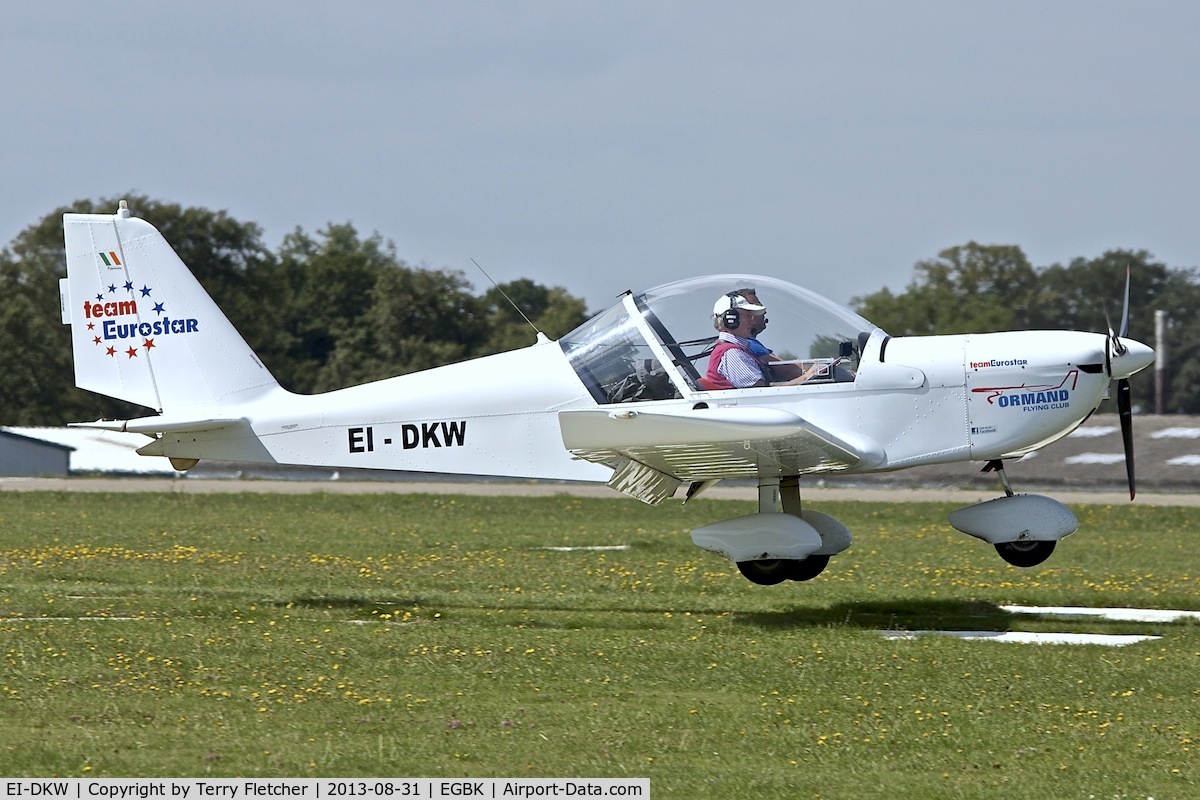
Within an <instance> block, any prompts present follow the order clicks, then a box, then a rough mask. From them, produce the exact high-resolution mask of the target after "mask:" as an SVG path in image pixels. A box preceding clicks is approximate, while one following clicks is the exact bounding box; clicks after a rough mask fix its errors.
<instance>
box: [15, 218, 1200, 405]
mask: <svg viewBox="0 0 1200 800" xmlns="http://www.w3.org/2000/svg"><path fill="white" fill-rule="evenodd" d="M128 199H129V201H130V207H131V208H132V209H133V210H134V211H135V213H136V214H137V215H138V216H140V217H142V218H144V219H146V220H147V221H149V222H150V223H151V224H153V225H154V226H155V227H157V228H158V229H159V230H160V231H162V233H163V235H164V236H165V237H166V239H167V241H168V242H170V243H171V245H172V246H173V247H174V248H175V250H176V252H178V253H179V256H180V258H182V259H183V261H184V263H186V264H187V265H188V266H189V267H190V268H191V269H192V272H193V273H194V274H195V275H196V278H197V279H198V280H199V281H200V283H201V284H202V285H203V286H204V287H205V289H207V290H208V292H209V293H210V294H211V295H212V297H213V299H214V300H215V301H216V303H217V304H218V305H219V306H220V307H221V308H222V310H223V311H224V312H225V313H226V314H227V315H228V316H229V318H230V320H231V321H232V322H233V324H234V325H235V327H237V329H238V330H239V331H240V332H241V334H242V336H243V337H244V338H245V339H246V341H247V342H248V343H249V344H250V346H251V347H252V348H254V350H255V352H256V353H258V355H259V357H260V358H261V359H262V361H263V363H264V364H266V366H267V367H268V368H269V369H270V370H271V372H272V374H273V375H274V376H275V377H276V379H277V380H279V382H280V383H281V384H282V385H283V386H284V387H286V388H288V389H290V390H292V391H295V392H301V393H310V392H320V391H327V390H330V389H338V388H342V387H344V386H350V385H354V384H357V383H363V382H366V381H370V380H376V379H380V378H386V377H391V376H393V375H401V374H404V373H407V372H413V371H416V370H422V369H427V368H429V367H434V366H439V365H441V364H446V363H451V362H454V361H459V360H462V359H465V358H472V357H476V356H481V355H487V354H489V353H495V352H500V351H502V350H509V349H513V348H515V347H521V346H525V345H528V344H531V343H532V342H533V331H532V329H531V328H530V327H529V325H528V323H527V322H525V320H523V319H522V318H521V316H520V314H519V313H518V312H517V311H516V310H515V309H514V308H513V307H512V305H510V304H509V302H508V301H507V300H505V298H504V295H505V294H507V295H508V296H509V297H511V298H512V300H513V301H514V302H515V303H516V305H517V306H519V307H520V308H521V310H522V311H524V312H525V314H526V315H527V316H529V318H530V319H531V320H532V321H533V322H534V323H535V324H536V325H537V327H538V328H539V329H540V330H542V331H544V332H545V333H546V334H547V335H548V336H550V337H551V338H557V337H559V336H561V335H563V334H565V333H567V332H568V331H570V330H571V329H573V328H575V327H576V326H578V325H579V324H581V323H582V322H584V321H585V320H586V318H587V316H588V314H587V309H586V307H585V304H584V301H583V300H582V299H581V298H578V297H575V296H573V295H572V294H570V292H568V291H567V289H565V288H563V287H561V286H552V287H547V286H543V285H541V284H539V283H536V282H534V281H531V280H528V279H519V280H515V281H510V282H508V283H504V284H501V285H500V287H499V289H497V288H495V287H493V288H490V289H488V290H487V291H485V292H483V293H482V294H477V293H476V292H475V291H474V289H473V287H472V285H471V283H470V282H469V281H468V280H467V279H466V277H465V276H464V275H463V274H462V273H461V272H458V271H453V270H445V269H428V268H424V267H413V266H411V265H409V264H407V263H406V262H405V261H404V260H402V259H401V258H400V257H399V256H398V254H397V252H396V248H395V246H394V245H393V244H392V243H391V242H389V241H385V240H384V239H382V238H381V237H380V236H379V234H373V235H371V236H367V237H363V236H361V235H360V234H359V233H358V232H357V231H356V230H355V229H354V227H353V225H351V224H349V223H346V224H334V223H330V224H328V225H326V226H325V227H324V228H323V229H321V230H320V231H318V232H316V233H315V234H310V233H308V232H306V231H304V230H302V229H300V228H297V229H295V230H294V231H292V232H291V233H289V234H288V235H287V236H285V237H284V239H283V241H282V242H281V244H280V245H279V247H278V248H276V249H274V250H271V249H269V248H268V247H267V246H266V245H265V244H264V243H263V240H262V230H261V229H260V228H259V226H258V225H256V224H255V223H252V222H243V221H239V220H236V219H234V218H232V217H231V216H230V215H229V214H227V213H226V212H224V211H212V210H208V209H204V208H196V207H183V206H181V205H178V204H175V203H168V202H164V201H161V200H156V199H152V198H149V197H145V196H130V197H128ZM116 206H117V200H116V199H105V200H99V201H78V202H75V203H72V204H71V205H70V206H69V207H64V208H59V209H56V210H55V211H53V212H51V213H49V214H47V215H46V216H45V217H43V218H42V219H41V220H40V221H38V222H36V223H34V224H33V225H31V226H29V227H28V228H26V229H25V230H24V231H22V232H21V233H19V234H18V235H17V236H16V237H15V238H14V239H13V240H12V242H11V243H10V244H9V246H8V247H6V248H5V249H3V250H0V341H2V342H3V343H4V345H5V346H4V347H0V402H2V409H0V424H5V425H61V424H64V423H65V422H68V421H79V420H87V419H95V418H97V417H116V418H127V417H132V416H141V415H143V414H145V413H146V412H145V410H144V409H139V408H137V407H135V406H131V405H129V404H127V403H123V402H121V401H118V400H113V399H111V398H107V397H101V396H99V395H95V394H92V393H90V392H84V391H82V390H79V389H76V388H75V386H74V376H73V368H72V363H71V347H70V331H69V328H68V326H65V325H62V324H61V322H60V319H59V314H58V304H59V301H58V280H59V278H60V277H63V276H64V275H65V274H66V255H65V251H64V245H63V234H62V214H63V213H64V212H67V211H74V212H80V213H105V214H108V213H112V212H113V210H114V209H115V208H116ZM1127 266H1128V267H1129V268H1130V270H1131V271H1132V275H1133V282H1132V289H1131V293H1130V324H1129V335H1130V336H1132V337H1134V338H1136V339H1139V340H1141V341H1143V342H1146V343H1147V344H1151V345H1153V344H1154V319H1153V313H1154V311H1155V310H1158V309H1161V310H1164V311H1166V312H1167V314H1168V315H1169V317H1170V320H1171V324H1170V327H1169V333H1168V338H1167V346H1168V352H1169V353H1170V359H1171V363H1170V369H1169V372H1168V379H1167V393H1166V410H1167V411H1168V412H1178V413H1200V320H1198V319H1197V318H1196V316H1195V313H1194V310H1195V309H1197V308H1200V280H1198V279H1197V274H1196V271H1195V269H1183V268H1173V267H1168V266H1167V265H1165V264H1162V263H1160V262H1157V261H1155V260H1154V259H1153V257H1152V256H1151V255H1150V254H1149V253H1148V252H1146V251H1144V250H1112V251H1109V252H1107V253H1104V254H1103V255H1101V256H1100V257H1098V258H1093V259H1085V258H1077V259H1074V260H1072V261H1071V262H1070V263H1069V264H1067V265H1065V266H1063V265H1060V264H1054V265H1051V266H1048V267H1043V268H1035V267H1033V266H1032V265H1031V264H1030V263H1029V260H1028V259H1027V258H1026V257H1025V255H1024V253H1023V252H1022V251H1021V248H1020V247H1017V246H1014V245H980V244H977V243H975V242H968V243H967V244H965V245H960V246H956V247H951V248H949V249H947V250H943V251H942V252H941V253H939V254H938V256H937V257H936V258H933V259H928V260H923V261H920V262H918V263H917V264H916V266H915V268H914V272H913V279H912V282H911V283H910V284H909V285H908V287H907V288H906V290H905V291H904V292H902V293H892V292H891V291H889V290H888V289H886V288H885V289H881V290H880V291H878V292H875V293H872V294H867V295H864V296H861V297H856V298H854V300H853V301H852V305H853V306H854V307H855V309H856V310H857V311H859V312H860V313H861V314H862V315H863V316H865V317H866V318H867V319H869V320H871V321H872V322H873V323H875V324H876V325H879V326H880V327H882V328H883V329H884V330H886V331H887V332H888V333H890V334H892V335H893V336H901V335H919V334H934V333H982V332H987V331H996V330H1022V329H1025V330H1037V329H1075V330H1090V331H1103V330H1105V329H1106V327H1107V325H1108V323H1106V318H1105V310H1106V309H1107V313H1108V315H1109V317H1110V318H1111V321H1112V325H1113V326H1114V327H1115V326H1116V325H1119V319H1120V314H1121V307H1122V302H1123V297H1122V295H1123V291H1124V285H1125V270H1126V267H1127ZM647 288H648V287H647ZM1132 386H1133V391H1134V402H1135V404H1137V405H1139V406H1141V408H1142V409H1143V410H1146V411H1148V410H1151V409H1153V407H1154V395H1153V392H1154V380H1153V376H1152V375H1151V373H1150V372H1149V371H1147V372H1146V373H1143V374H1142V375H1139V376H1136V377H1135V378H1134V379H1133V381H1132Z"/></svg>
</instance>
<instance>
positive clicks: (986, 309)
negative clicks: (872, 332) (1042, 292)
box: [851, 242, 1037, 336]
mask: <svg viewBox="0 0 1200 800" xmlns="http://www.w3.org/2000/svg"><path fill="white" fill-rule="evenodd" d="M913 271H914V276H913V280H912V282H911V283H910V284H909V285H908V289H907V290H906V291H905V292H904V293H903V294H900V295H894V294H892V293H891V292H890V291H888V290H887V289H886V288H885V289H883V290H881V291H879V292H875V293H874V294H869V295H865V296H862V297H856V298H854V299H853V300H852V301H851V302H852V304H853V305H854V306H855V307H856V308H857V309H858V311H859V312H860V313H861V314H862V315H863V316H865V317H866V318H867V319H869V320H871V321H872V322H874V323H875V324H876V325H879V326H880V327H881V328H883V329H884V330H886V331H888V332H889V333H891V334H893V335H897V336H911V335H920V334H933V333H981V332H984V331H994V330H1011V329H1013V328H1014V327H1016V326H1018V325H1019V323H1020V313H1021V309H1024V308H1028V307H1029V306H1030V305H1031V304H1032V303H1033V301H1034V298H1035V297H1036V294H1037V274H1036V273H1035V272H1034V270H1033V267H1032V266H1031V265H1030V263H1029V260H1028V259H1027V258H1025V254H1024V253H1023V252H1022V251H1021V248H1020V247H1017V246H1015V245H981V244H978V243H976V242H968V243H967V244H965V245H960V246H956V247H951V248H948V249H946V250H943V251H942V252H941V253H939V254H938V257H937V258H935V259H928V260H925V261H918V262H917V265H916V267H915V268H914V270H913Z"/></svg>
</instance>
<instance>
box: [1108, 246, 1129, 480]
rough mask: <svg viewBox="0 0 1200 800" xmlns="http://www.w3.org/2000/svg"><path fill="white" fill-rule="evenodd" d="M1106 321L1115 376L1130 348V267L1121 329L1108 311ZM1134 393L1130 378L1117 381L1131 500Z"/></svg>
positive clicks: (1118, 408) (1126, 275)
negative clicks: (1117, 361) (1116, 362)
mask: <svg viewBox="0 0 1200 800" xmlns="http://www.w3.org/2000/svg"><path fill="white" fill-rule="evenodd" d="M1104 321H1105V324H1106V325H1107V326H1108V342H1107V346H1106V347H1105V348H1104V365H1105V367H1106V368H1107V370H1108V376H1109V377H1110V378H1111V377H1112V375H1113V367H1112V365H1113V357H1114V356H1116V357H1118V358H1119V357H1121V356H1123V355H1125V354H1126V353H1127V352H1129V348H1128V347H1127V346H1126V344H1125V343H1124V342H1122V341H1121V339H1122V337H1124V336H1125V335H1126V334H1127V333H1128V332H1129V265H1128V264H1126V265H1125V299H1124V302H1123V307H1122V308H1121V328H1120V331H1119V332H1115V333H1114V332H1113V329H1112V323H1111V322H1109V320H1108V309H1107V308H1105V310H1104ZM1132 396H1133V393H1132V391H1131V390H1130V388H1129V378H1128V377H1124V378H1118V379H1117V415H1118V417H1119V418H1120V420H1121V442H1122V443H1123V444H1124V445H1125V475H1126V477H1127V478H1128V480H1129V499H1130V500H1133V498H1134V497H1135V496H1136V495H1137V488H1136V483H1135V481H1134V469H1133V399H1132Z"/></svg>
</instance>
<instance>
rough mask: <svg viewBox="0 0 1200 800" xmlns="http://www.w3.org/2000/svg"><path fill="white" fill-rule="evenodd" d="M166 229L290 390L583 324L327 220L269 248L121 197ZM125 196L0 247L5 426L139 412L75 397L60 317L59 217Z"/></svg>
mask: <svg viewBox="0 0 1200 800" xmlns="http://www.w3.org/2000/svg"><path fill="white" fill-rule="evenodd" d="M125 199H128V200H129V205H130V208H131V209H132V210H133V212H134V213H135V214H136V215H137V216H139V217H142V218H143V219H145V220H146V221H147V222H150V223H151V224H152V225H154V226H155V227H156V228H158V229H159V230H160V231H161V232H162V234H163V236H164V237H166V239H167V241H168V242H169V243H170V244H171V246H172V247H174V248H175V251H176V252H177V253H178V254H179V257H180V258H181V259H183V262H184V263H185V264H187V265H188V266H189V267H190V268H191V270H192V272H193V273H194V274H195V276H196V278H197V279H198V280H199V281H200V283H201V284H202V285H203V286H204V288H205V289H206V290H207V291H208V292H209V294H211V295H212V298H213V300H214V301H216V303H217V305H218V306H220V307H221V309H222V311H224V312H225V314H226V315H227V316H228V317H229V319H230V321H231V322H233V324H234V326H235V327H236V328H237V329H238V331H239V332H240V333H241V334H242V336H243V338H245V339H246V341H247V343H249V345H250V346H251V347H252V348H253V349H254V351H255V352H256V353H257V354H258V356H259V358H261V359H262V361H263V363H264V364H265V365H266V366H267V368H268V369H270V370H271V373H272V374H273V375H274V376H275V378H276V379H277V380H278V381H279V382H280V384H282V385H283V386H284V387H285V388H287V389H290V390H291V391H295V392H301V393H311V392H322V391H327V390H330V389H339V388H342V387H345V386H351V385H354V384H358V383H364V382H366V381H371V380H376V379H380V378H387V377H391V376H394V375H401V374H404V373H407V372H414V371H416V370H421V369H427V368H429V367H434V366H439V365H441V364H446V363H450V362H453V361H460V360H462V359H465V358H472V357H475V356H481V355H486V354H489V353H495V352H499V351H502V350H510V349H513V348H515V347H522V346H525V345H529V344H532V343H533V342H534V332H533V329H532V328H531V327H530V326H529V323H528V322H526V321H525V320H524V319H522V317H521V315H520V313H519V312H517V311H516V310H515V309H514V308H513V306H512V305H510V304H509V302H508V301H507V300H505V299H504V295H505V294H507V295H508V296H509V297H510V298H512V300H513V302H514V303H516V305H517V306H519V307H520V309H521V310H522V311H523V312H524V313H525V315H527V316H528V317H529V318H530V320H532V321H533V323H534V324H535V325H537V327H538V328H539V329H540V330H541V331H543V332H544V333H545V334H546V335H547V336H550V337H551V338H557V337H559V336H561V335H563V334H565V333H567V332H568V331H570V330H571V329H573V328H575V327H576V326H578V325H580V324H581V323H583V322H584V321H585V320H586V319H587V309H586V307H585V304H584V301H583V300H582V299H581V298H578V297H575V296H573V295H571V294H570V293H569V292H568V291H567V290H566V289H564V288H562V287H560V286H551V287H547V286H543V285H542V284H539V283H535V282H534V281H531V280H528V279H519V280H515V281H510V282H507V283H502V284H500V286H499V289H497V288H496V287H492V288H489V289H488V290H487V291H485V292H483V293H482V294H477V293H476V292H475V291H474V290H473V287H472V285H471V284H470V282H468V281H467V279H466V277H465V276H464V275H463V274H462V273H461V272H457V271H452V270H444V269H427V268H423V267H414V266H411V265H409V264H407V263H405V262H404V261H403V260H402V259H401V258H400V257H399V256H398V255H397V252H396V248H395V246H394V245H393V244H392V243H391V242H388V241H385V240H383V239H382V238H381V237H380V236H379V235H378V234H374V235H371V236H367V237H363V236H361V235H359V233H358V232H357V231H356V230H355V229H354V226H353V225H351V224H349V223H346V224H334V223H330V224H328V225H326V226H325V227H324V228H323V229H321V230H320V231H318V232H317V233H315V234H310V233H308V232H306V231H304V230H302V229H300V228H297V229H295V230H294V231H292V232H291V233H289V234H287V236H285V237H284V239H283V241H282V243H281V244H280V246H279V247H278V248H277V249H275V250H271V249H269V248H268V247H267V246H266V245H265V244H264V243H263V240H262V230H261V228H260V227H259V226H258V225H256V224H255V223H252V222H242V221H239V220H236V219H234V218H233V217H231V216H230V215H229V214H227V213H226V212H224V211H211V210H208V209H205V208H195V207H191V208H187V207H183V206H180V205H178V204H175V203H168V202H163V201H160V200H155V199H152V198H149V197H145V196H127V198H125ZM116 207H117V199H106V200H99V201H95V202H92V201H77V202H75V203H72V204H71V205H70V206H68V207H64V208H59V209H56V210H55V211H53V212H51V213H50V214H47V215H46V216H45V217H44V218H42V219H41V220H40V221H39V222H37V223H35V224H33V225H31V226H30V227H28V228H26V229H25V230H23V231H22V232H21V233H19V234H18V235H17V236H16V237H15V238H14V239H13V240H12V242H11V243H10V244H9V246H8V247H7V248H5V249H4V250H0V341H3V343H4V345H5V346H4V347H0V401H2V411H0V424H4V425H61V424H64V423H66V422H74V421H80V420H90V419H96V418H98V417H114V418H128V417H132V416H142V415H144V414H146V413H147V412H146V410H145V409H141V408H139V407H137V406H133V405H130V404H128V403H124V402H122V401H119V400H114V399H112V398H108V397H102V396H100V395H96V394H93V393H91V392H85V391H83V390H80V389H76V388H75V385H74V372H73V367H72V362H71V339H70V328H69V326H66V325H63V324H62V323H61V320H60V315H59V311H58V306H59V300H58V280H59V278H61V277H64V276H65V275H66V252H65V246H64V244H63V232H62V215H63V213H65V212H68V211H71V212H78V213H103V214H111V213H113V212H114V210H115V209H116Z"/></svg>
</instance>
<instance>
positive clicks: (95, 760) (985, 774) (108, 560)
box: [0, 493, 1200, 798]
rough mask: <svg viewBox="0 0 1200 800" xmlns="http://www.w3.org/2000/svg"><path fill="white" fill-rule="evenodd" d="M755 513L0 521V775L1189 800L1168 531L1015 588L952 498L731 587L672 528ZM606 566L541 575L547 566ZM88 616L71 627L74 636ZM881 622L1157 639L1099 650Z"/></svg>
mask: <svg viewBox="0 0 1200 800" xmlns="http://www.w3.org/2000/svg"><path fill="white" fill-rule="evenodd" d="M751 508H752V507H751V506H750V505H749V504H746V503H736V502H732V501H708V500H701V501H697V502H696V503H694V504H692V505H690V506H688V507H686V508H678V507H674V506H669V507H665V508H659V509H652V508H647V507H645V506H642V505H640V504H638V503H635V502H632V501H628V502H627V501H622V500H615V499H614V500H584V499H578V498H570V497H566V496H562V497H555V498H541V499H533V498H482V497H470V498H468V497H433V496H426V495H411V496H395V495H391V496H380V495H369V496H333V495H311V496H281V495H252V494H245V495H210V496H201V495H169V494H162V495H158V494H121V495H116V494H114V495H84V494H58V493H30V494H17V493H4V494H0V530H2V531H3V532H2V533H0V774H2V775H6V776H52V775H54V776H81V775H85V776H204V775H209V776H213V777H231V776H247V777H253V776H298V777H305V776H330V775H338V776H377V775H387V776H394V777H405V776H407V777H423V776H436V777H441V776H445V777H460V776H472V777H493V776H535V777H549V776H559V777H606V776H608V777H623V776H636V777H649V778H650V779H651V789H652V793H653V794H654V796H657V797H663V796H688V795H690V796H692V797H704V798H709V797H745V796H750V795H751V794H753V795H755V796H759V797H788V798H797V797H817V796H820V797H826V798H829V797H833V798H840V797H862V796H891V797H923V798H924V797H954V798H971V797H980V798H984V797H987V798H991V797H1001V796H1008V797H1054V798H1063V797H1081V798H1087V797H1093V796H1094V797H1104V798H1110V797H1145V796H1153V797H1158V798H1164V797H1188V796H1195V795H1196V794H1197V793H1198V792H1200V789H1198V787H1197V783H1198V781H1197V770H1196V766H1195V758H1196V752H1197V741H1198V737H1200V730H1198V728H1200V722H1197V719H1198V717H1197V714H1196V709H1197V707H1198V705H1197V704H1198V702H1200V691H1198V690H1197V680H1196V675H1197V674H1198V667H1200V626H1197V625H1195V624H1186V623H1176V624H1145V623H1141V624H1132V623H1120V624H1118V623H1105V622H1102V621H1046V620H1039V619H1029V618H1017V617H1013V616H1011V615H1008V614H1006V613H1005V612H1004V611H1002V610H1001V609H1000V608H999V606H1000V605H1002V604H1009V603H1017V604H1029V605H1089V606H1099V605H1106V606H1107V605H1112V606H1138V607H1154V608H1187V609H1197V608H1200V592H1198V591H1197V590H1198V589H1200V565H1198V564H1197V556H1196V555H1195V554H1196V536H1197V534H1196V532H1195V530H1194V528H1195V512H1193V511H1191V510H1188V509H1184V508H1154V507H1139V506H1136V505H1135V506H1128V507H1126V506H1122V507H1100V506H1095V507H1093V506H1084V507H1078V508H1076V509H1075V510H1076V513H1077V514H1078V515H1079V517H1080V521H1081V523H1082V528H1081V530H1080V532H1079V533H1077V534H1076V535H1075V536H1073V537H1071V538H1070V539H1067V540H1066V541H1065V542H1063V543H1062V544H1061V545H1060V547H1059V549H1058V552H1057V553H1056V554H1055V556H1054V557H1053V558H1052V559H1051V560H1050V561H1048V562H1047V563H1046V564H1044V565H1042V566H1041V567H1037V568H1033V569H1030V570H1018V569H1015V568H1013V567H1010V566H1008V565H1006V564H1004V563H1003V562H1002V561H1001V560H1000V559H999V557H998V556H996V554H995V553H994V552H993V551H992V549H991V548H989V547H988V546H986V545H984V544H982V543H980V542H977V541H975V540H973V539H970V538H969V537H966V536H963V535H962V534H959V533H957V532H954V531H953V530H952V529H950V528H949V526H948V524H947V523H946V522H945V519H946V513H947V512H948V511H949V510H950V509H951V507H950V506H948V505H942V504H922V503H911V504H910V503H899V504H894V505H885V504H871V503H823V504H820V506H819V508H820V509H821V510H823V511H826V512H828V513H831V514H833V515H834V516H836V517H838V518H839V519H841V520H842V521H843V522H845V523H846V524H847V525H848V526H849V527H850V529H851V530H852V531H853V532H854V534H855V536H856V543H855V545H854V547H853V548H851V550H849V551H848V552H847V553H845V554H843V555H841V556H839V557H837V558H835V559H834V560H833V563H832V564H831V566H830V568H829V570H827V572H826V573H825V574H823V575H822V576H820V577H819V578H817V579H816V580H815V581H812V582H811V583H805V584H795V583H788V584H782V585H780V586H777V587H759V586H754V585H752V584H750V583H749V582H747V581H746V580H744V579H743V578H742V577H741V576H740V575H739V574H738V573H737V570H736V569H735V568H734V567H733V565H731V564H729V563H728V562H726V561H724V560H723V559H720V558H718V557H716V556H714V555H712V554H709V553H706V552H704V551H701V550H698V549H696V548H695V547H693V546H692V544H691V542H690V540H689V538H688V536H687V532H688V531H689V530H690V529H691V528H693V527H698V526H700V525H703V524H706V523H708V522H712V521H716V520H718V519H722V518H727V517H731V516H735V515H738V514H742V513H748V512H749V511H750V510H751ZM615 544H626V545H629V546H630V549H628V550H622V551H607V552H602V551H588V550H576V551H571V552H560V551H553V550H546V549H539V548H544V547H546V546H559V545H565V546H593V545H615ZM80 618H86V619H80ZM881 628H910V629H918V628H920V629H928V628H933V629H939V628H941V629H961V628H970V629H996V630H1004V629H1026V630H1063V631H1087V632H1139V633H1154V634H1157V635H1160V636H1162V637H1163V638H1162V639H1160V640H1158V641H1152V642H1145V643H1142V644H1138V645H1133V646H1129V647H1123V648H1108V647H1099V646H1055V645H1042V646H1029V645H1007V644H996V643H990V642H979V641H960V640H956V639H951V638H949V637H939V636H927V637H920V638H917V639H913V640H904V641H889V640H885V639H884V638H882V637H880V636H879V635H878V634H877V633H876V631H877V630H879V629H881Z"/></svg>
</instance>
